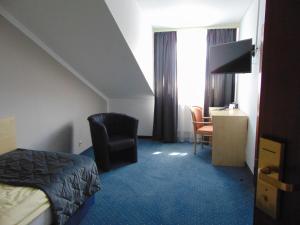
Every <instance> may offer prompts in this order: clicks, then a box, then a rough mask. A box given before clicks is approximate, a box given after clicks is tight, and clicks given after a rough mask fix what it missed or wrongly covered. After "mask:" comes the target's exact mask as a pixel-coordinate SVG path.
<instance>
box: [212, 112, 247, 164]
mask: <svg viewBox="0 0 300 225" xmlns="http://www.w3.org/2000/svg"><path fill="white" fill-rule="evenodd" d="M210 115H211V116H212V121H213V127H214V130H213V140H212V164H213V165H217V166H245V147H246V140H247V123H248V117H247V115H246V114H245V113H243V112H242V111H240V110H239V109H231V110H230V109H226V110H214V109H213V108H210Z"/></svg>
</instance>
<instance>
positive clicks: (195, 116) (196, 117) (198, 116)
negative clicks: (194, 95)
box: [191, 106, 203, 130]
mask: <svg viewBox="0 0 300 225" xmlns="http://www.w3.org/2000/svg"><path fill="white" fill-rule="evenodd" d="M191 113H192V120H193V122H203V110H202V108H201V107H199V106H192V107H191ZM193 127H194V130H198V129H199V128H201V127H203V124H201V123H193Z"/></svg>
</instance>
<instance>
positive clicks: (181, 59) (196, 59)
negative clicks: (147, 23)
mask: <svg viewBox="0 0 300 225" xmlns="http://www.w3.org/2000/svg"><path fill="white" fill-rule="evenodd" d="M206 33H207V32H206V29H184V30H179V31H177V86H178V140H179V141H190V142H191V141H192V140H193V129H192V119H191V112H190V110H189V107H190V106H193V105H197V106H202V107H203V105H204V89H205V69H206Z"/></svg>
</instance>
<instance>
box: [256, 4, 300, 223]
mask: <svg viewBox="0 0 300 225" xmlns="http://www.w3.org/2000/svg"><path fill="white" fill-rule="evenodd" d="M299 21H300V1H299V0H267V2H266V19H265V32H264V52H263V62H262V80H261V97H260V113H259V128H258V136H260V137H267V138H271V139H274V140H278V141H281V142H284V143H285V144H286V146H285V162H284V165H285V167H284V171H283V174H284V175H283V181H284V182H287V183H293V184H300V69H299V68H300V45H299V43H300V25H299ZM256 149H257V151H256V161H257V159H258V157H259V155H258V146H256ZM256 168H257V165H256ZM254 224H256V225H265V224H266V225H274V224H278V225H296V224H297V225H298V224H300V192H294V193H282V198H281V206H280V218H279V219H278V220H277V221H274V220H272V219H270V218H269V217H268V216H266V215H265V214H264V213H262V212H261V211H259V210H258V209H255V213H254Z"/></svg>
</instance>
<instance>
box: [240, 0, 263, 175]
mask: <svg viewBox="0 0 300 225" xmlns="http://www.w3.org/2000/svg"><path fill="white" fill-rule="evenodd" d="M259 4H260V5H259ZM259 9H260V10H259ZM258 10H259V11H260V12H259V22H258V26H257V16H258ZM264 12H265V0H261V1H259V0H254V1H253V3H252V4H251V6H250V7H249V9H248V10H247V12H246V14H245V16H244V17H243V19H242V21H241V25H240V33H239V38H240V40H243V39H248V38H252V40H253V44H255V43H256V36H257V37H258V40H257V44H258V45H257V46H256V47H260V43H261V41H262V30H263V24H264V15H265V14H264ZM257 27H258V29H257ZM257 30H258V35H257ZM259 62H260V51H257V53H256V55H255V57H253V58H252V73H251V74H239V75H238V79H237V81H238V83H237V101H238V104H239V108H240V109H241V110H242V111H244V112H245V113H246V114H247V115H248V138H247V145H246V163H247V165H248V166H249V168H250V169H251V171H252V172H253V171H254V159H255V141H256V140H255V139H256V125H257V116H258V106H259V105H258V104H259V93H260V80H261V74H260V71H259Z"/></svg>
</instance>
